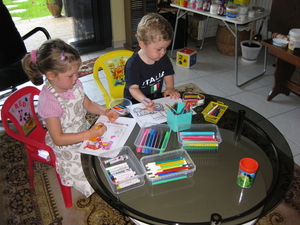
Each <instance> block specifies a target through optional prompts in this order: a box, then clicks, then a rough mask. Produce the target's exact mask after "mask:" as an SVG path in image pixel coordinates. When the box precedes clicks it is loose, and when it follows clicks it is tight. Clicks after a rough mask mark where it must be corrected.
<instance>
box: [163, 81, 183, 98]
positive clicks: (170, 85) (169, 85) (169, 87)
mask: <svg viewBox="0 0 300 225" xmlns="http://www.w3.org/2000/svg"><path fill="white" fill-rule="evenodd" d="M164 81H165V84H166V91H165V93H164V97H166V96H168V95H169V96H170V97H171V98H174V99H178V98H180V94H179V93H178V92H177V91H176V90H175V89H174V75H168V76H165V77H164Z"/></svg>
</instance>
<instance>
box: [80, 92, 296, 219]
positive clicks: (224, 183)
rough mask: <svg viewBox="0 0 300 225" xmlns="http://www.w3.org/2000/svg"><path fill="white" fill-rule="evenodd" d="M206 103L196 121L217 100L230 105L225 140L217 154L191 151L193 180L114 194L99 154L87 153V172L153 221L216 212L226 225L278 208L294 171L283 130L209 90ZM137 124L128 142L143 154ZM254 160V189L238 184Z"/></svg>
mask: <svg viewBox="0 0 300 225" xmlns="http://www.w3.org/2000/svg"><path fill="white" fill-rule="evenodd" d="M205 97H206V100H205V104H204V105H203V106H199V107H197V108H195V109H194V110H195V111H196V112H197V114H196V115H194V116H193V120H192V123H193V124H203V123H208V122H206V121H205V120H204V118H203V115H202V114H201V112H202V110H203V109H204V108H205V107H206V105H208V104H209V103H210V102H211V101H213V102H222V103H224V104H225V105H228V109H227V111H226V112H225V114H224V115H223V117H222V118H221V119H220V120H219V122H218V123H217V125H218V127H219V129H220V133H221V136H222V139H223V141H222V143H221V144H220V147H219V150H218V151H217V152H215V153H203V152H202V153H201V152H189V155H190V157H191V158H192V160H193V161H194V163H195V164H196V167H197V169H196V171H195V173H194V175H193V177H191V178H187V179H183V180H178V181H174V182H169V183H165V184H160V185H155V186H151V185H149V183H148V181H147V179H146V178H145V179H146V183H145V185H144V186H142V187H139V188H136V189H132V190H130V191H127V192H124V193H121V194H114V192H113V191H112V190H111V188H110V186H109V184H108V182H107V180H106V177H105V175H104V174H103V172H102V170H101V167H100V164H99V160H98V158H97V157H95V156H92V155H87V154H82V155H81V160H82V165H83V168H84V172H85V175H86V177H87V179H88V181H89V182H90V184H91V185H92V187H93V188H94V189H95V191H96V193H98V194H99V195H100V196H101V197H102V198H103V199H104V200H105V201H107V202H108V203H109V204H111V205H112V206H113V207H114V208H116V209H118V210H119V211H121V212H123V213H125V214H126V215H127V216H129V217H132V218H134V219H136V220H139V221H142V222H144V223H148V224H178V225H179V224H198V225H199V224H210V218H211V215H212V214H214V213H217V214H219V215H220V216H221V217H222V224H234V225H236V224H243V223H246V222H248V221H251V220H253V219H256V218H258V217H260V216H263V215H264V214H266V213H267V212H269V211H270V210H272V209H273V208H274V207H275V206H276V205H277V204H278V203H279V202H280V201H281V200H282V198H283V196H284V195H285V193H286V191H287V190H288V188H289V185H290V182H291V178H292V175H293V170H294V161H293V156H292V153H291V150H290V147H289V145H288V143H287V142H286V140H285V138H284V137H283V135H282V134H281V133H280V132H279V131H278V130H277V128H276V127H275V126H274V125H273V124H271V123H270V122H269V121H268V120H267V119H265V118H264V117H263V116H261V115H260V114H258V113H256V112H255V111H253V110H251V109H249V108H248V107H245V106H243V105H241V104H239V103H237V102H234V101H231V100H227V99H225V98H221V97H217V96H212V95H208V94H205ZM139 130H140V127H139V126H138V125H136V127H135V128H134V130H133V132H132V134H131V136H130V138H129V139H128V141H127V143H126V145H127V146H129V147H130V148H131V149H132V150H133V152H134V153H135V154H136V156H137V157H138V158H141V157H142V156H145V154H142V153H137V152H136V148H135V146H134V140H135V138H136V136H137V135H138V132H139ZM179 148H180V147H179V143H178V140H177V133H176V132H172V134H171V137H170V141H169V143H168V147H167V149H166V151H170V150H176V149H179ZM244 157H250V158H254V159H255V160H257V161H258V163H259V170H258V172H257V174H256V177H255V180H254V182H253V185H252V187H251V188H248V189H243V188H241V187H240V186H238V185H237V183H236V179H237V172H238V164H239V160H240V159H242V158H244Z"/></svg>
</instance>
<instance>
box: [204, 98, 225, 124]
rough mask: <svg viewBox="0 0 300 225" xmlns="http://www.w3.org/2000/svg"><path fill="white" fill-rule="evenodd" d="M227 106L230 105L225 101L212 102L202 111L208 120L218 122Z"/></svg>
mask: <svg viewBox="0 0 300 225" xmlns="http://www.w3.org/2000/svg"><path fill="white" fill-rule="evenodd" d="M227 108H228V106H227V105H224V103H223V102H210V103H209V104H208V105H207V106H206V108H205V109H204V110H203V111H202V114H203V116H204V119H205V120H206V121H207V122H211V123H218V121H219V120H220V118H221V117H222V116H223V114H224V113H225V111H226V110H227Z"/></svg>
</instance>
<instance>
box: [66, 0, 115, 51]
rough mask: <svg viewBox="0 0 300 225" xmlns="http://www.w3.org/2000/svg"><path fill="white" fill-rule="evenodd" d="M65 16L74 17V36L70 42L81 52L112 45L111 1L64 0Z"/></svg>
mask: <svg viewBox="0 0 300 225" xmlns="http://www.w3.org/2000/svg"><path fill="white" fill-rule="evenodd" d="M63 3H64V9H65V16H66V17H72V18H73V28H74V38H73V39H71V40H69V41H68V42H69V43H70V44H72V45H73V46H75V47H76V48H77V49H78V50H79V51H80V53H87V52H91V51H97V50H102V49H105V48H107V47H111V46H112V28H111V12H110V1H107V0H72V1H69V0H63Z"/></svg>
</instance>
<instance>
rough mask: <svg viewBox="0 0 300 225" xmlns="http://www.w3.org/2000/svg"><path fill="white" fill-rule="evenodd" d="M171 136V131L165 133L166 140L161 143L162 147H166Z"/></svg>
mask: <svg viewBox="0 0 300 225" xmlns="http://www.w3.org/2000/svg"><path fill="white" fill-rule="evenodd" d="M169 136H170V132H169V131H167V132H166V134H165V137H164V141H163V143H162V145H161V149H164V148H166V146H167V141H168V138H169Z"/></svg>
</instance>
